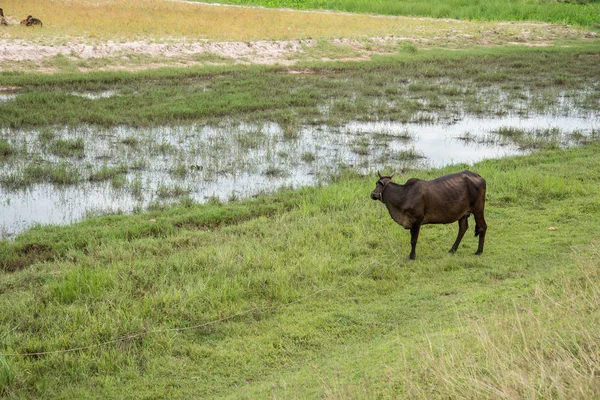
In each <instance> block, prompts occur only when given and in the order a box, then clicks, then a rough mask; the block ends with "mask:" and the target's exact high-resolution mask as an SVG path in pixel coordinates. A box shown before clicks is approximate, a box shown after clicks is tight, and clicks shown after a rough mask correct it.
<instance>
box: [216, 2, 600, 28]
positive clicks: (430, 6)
mask: <svg viewBox="0 0 600 400" xmlns="http://www.w3.org/2000/svg"><path fill="white" fill-rule="evenodd" d="M210 2H211V3H214V1H210ZM217 2H218V3H228V4H239V5H260V6H266V7H274V8H279V7H289V8H298V9H326V10H339V11H350V12H358V13H373V14H381V15H414V16H423V17H433V18H457V19H475V20H488V21H489V20H491V21H544V22H554V23H567V24H576V25H582V26H593V25H597V24H599V23H600V4H598V2H597V1H594V0H572V1H569V0H567V1H558V2H557V1H544V0H533V1H524V0H510V1H503V2H498V1H493V0H476V1H464V0H438V1H425V0H403V1H398V0H379V1H372V0H292V1H290V0H218V1H217Z"/></svg>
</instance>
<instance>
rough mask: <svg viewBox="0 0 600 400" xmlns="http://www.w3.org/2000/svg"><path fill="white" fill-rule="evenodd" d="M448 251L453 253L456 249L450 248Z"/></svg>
mask: <svg viewBox="0 0 600 400" xmlns="http://www.w3.org/2000/svg"><path fill="white" fill-rule="evenodd" d="M448 253H450V254H454V253H456V249H450V250H448Z"/></svg>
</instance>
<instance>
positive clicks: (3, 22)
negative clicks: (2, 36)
mask: <svg viewBox="0 0 600 400" xmlns="http://www.w3.org/2000/svg"><path fill="white" fill-rule="evenodd" d="M0 25H7V26H8V22H6V18H4V10H2V9H1V8H0Z"/></svg>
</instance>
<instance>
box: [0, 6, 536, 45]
mask: <svg viewBox="0 0 600 400" xmlns="http://www.w3.org/2000/svg"><path fill="white" fill-rule="evenodd" d="M2 7H3V8H4V12H5V14H6V15H7V16H8V19H9V22H10V23H11V26H9V27H3V29H2V30H0V37H4V38H5V39H26V40H31V39H37V40H44V41H48V40H55V39H59V38H81V39H88V40H91V41H93V40H95V39H96V40H108V39H113V40H132V39H138V38H144V39H161V40H165V39H169V38H182V37H185V38H189V39H194V40H197V39H208V40H226V41H254V40H261V39H266V40H285V39H302V38H340V37H354V38H357V37H375V36H385V35H395V36H402V37H410V38H415V37H419V38H428V37H438V38H439V37H444V38H445V37H451V38H452V37H453V38H456V37H461V35H471V36H473V35H475V36H477V35H478V33H479V32H481V31H482V30H485V31H489V30H491V29H498V31H499V32H500V34H502V32H506V33H507V34H510V33H513V34H514V30H515V29H517V30H521V29H523V28H522V27H520V26H515V25H509V24H498V23H482V22H468V21H453V20H434V19H427V18H403V17H379V16H372V15H353V14H344V13H331V12H301V11H292V10H269V9H260V8H242V7H227V6H215V5H208V4H199V3H190V2H184V1H170V0H127V1H123V0H94V1H92V0H67V1H58V0H5V1H3V2H2ZM29 14H31V15H33V16H34V17H37V18H39V19H41V20H42V21H43V23H44V27H43V28H42V29H36V28H25V27H23V26H19V25H18V23H19V21H20V20H21V19H23V18H25V17H26V16H27V15H29ZM543 26H544V25H531V24H530V25H529V26H528V28H527V29H529V30H531V31H532V33H533V34H536V32H535V31H536V30H538V29H547V28H541V27H543Z"/></svg>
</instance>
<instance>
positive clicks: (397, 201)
mask: <svg viewBox="0 0 600 400" xmlns="http://www.w3.org/2000/svg"><path fill="white" fill-rule="evenodd" d="M405 191H406V190H405V188H404V186H403V185H398V184H397V183H394V182H390V183H388V184H387V185H386V187H385V190H383V191H382V193H381V199H382V201H383V202H384V203H385V205H386V206H388V207H390V206H393V207H395V208H402V205H403V203H404V194H405V193H404V192H405Z"/></svg>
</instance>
